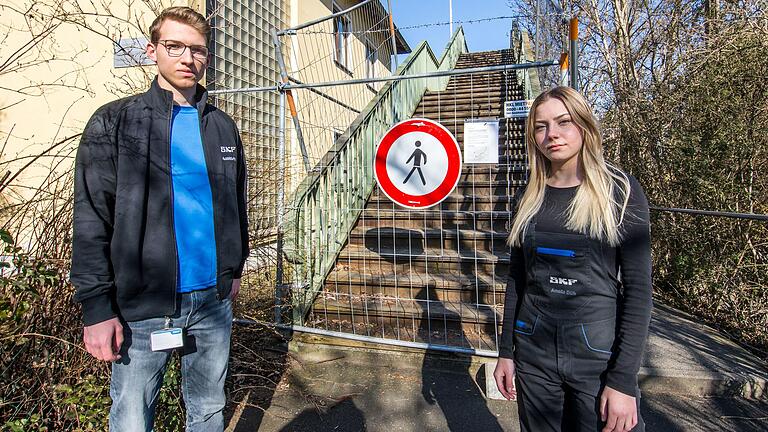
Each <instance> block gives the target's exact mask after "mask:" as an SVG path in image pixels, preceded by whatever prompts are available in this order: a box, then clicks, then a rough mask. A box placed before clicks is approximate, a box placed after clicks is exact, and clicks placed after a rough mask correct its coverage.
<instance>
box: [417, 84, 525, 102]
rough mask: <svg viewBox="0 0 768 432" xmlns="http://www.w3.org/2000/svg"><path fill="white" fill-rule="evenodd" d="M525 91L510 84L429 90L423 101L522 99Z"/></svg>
mask: <svg viewBox="0 0 768 432" xmlns="http://www.w3.org/2000/svg"><path fill="white" fill-rule="evenodd" d="M522 96H523V92H522V90H518V89H510V88H509V86H506V87H501V88H488V89H484V90H473V89H455V90H445V91H427V92H426V93H424V97H423V98H422V99H421V100H422V102H430V101H433V100H452V99H458V98H477V99H482V98H487V97H498V98H504V99H505V100H513V99H522Z"/></svg>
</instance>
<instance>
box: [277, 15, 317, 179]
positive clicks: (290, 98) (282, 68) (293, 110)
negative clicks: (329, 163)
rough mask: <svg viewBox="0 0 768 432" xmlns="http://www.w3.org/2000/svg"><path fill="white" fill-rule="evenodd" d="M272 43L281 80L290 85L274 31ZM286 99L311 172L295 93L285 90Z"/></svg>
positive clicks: (305, 165)
mask: <svg viewBox="0 0 768 432" xmlns="http://www.w3.org/2000/svg"><path fill="white" fill-rule="evenodd" d="M272 42H273V43H274V44H275V50H276V52H275V54H277V64H278V66H280V78H281V79H282V81H283V84H288V70H287V69H286V68H285V60H283V50H282V48H281V45H280V38H279V37H278V36H277V30H272ZM285 93H286V97H287V98H288V107H290V109H291V118H292V119H293V128H294V129H295V130H296V138H298V140H299V148H300V149H301V156H302V158H303V159H304V169H305V170H307V172H309V170H310V168H309V155H308V154H307V147H306V146H305V145H304V136H303V135H302V133H301V125H300V124H299V113H298V111H297V110H296V102H295V101H294V99H293V93H291V90H285Z"/></svg>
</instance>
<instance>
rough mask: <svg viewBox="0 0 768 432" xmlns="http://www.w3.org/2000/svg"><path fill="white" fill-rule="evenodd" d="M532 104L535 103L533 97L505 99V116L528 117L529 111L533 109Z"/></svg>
mask: <svg viewBox="0 0 768 432" xmlns="http://www.w3.org/2000/svg"><path fill="white" fill-rule="evenodd" d="M532 104H533V100H531V99H522V100H513V101H504V117H506V118H525V117H528V111H530V110H531V105H532Z"/></svg>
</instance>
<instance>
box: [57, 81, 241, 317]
mask: <svg viewBox="0 0 768 432" xmlns="http://www.w3.org/2000/svg"><path fill="white" fill-rule="evenodd" d="M206 98H207V92H206V91H205V89H204V88H203V87H202V86H198V89H197V95H196V99H195V100H196V101H197V109H198V112H199V113H200V132H201V137H202V140H203V148H204V153H205V161H206V165H207V167H208V177H209V179H210V182H211V193H212V198H213V219H214V232H215V237H216V238H215V241H216V264H217V286H216V289H217V291H218V297H219V298H221V299H223V298H225V297H226V296H228V295H229V293H230V290H231V288H232V279H236V278H239V277H241V275H242V272H243V265H244V263H245V259H246V257H247V256H248V227H247V223H248V221H247V216H246V172H245V159H244V152H243V146H242V142H241V141H240V135H239V134H238V131H237V126H236V125H235V123H234V121H233V120H232V119H231V118H230V117H229V116H228V115H227V114H225V113H224V112H222V111H220V110H218V109H217V108H215V107H213V106H212V105H209V104H207V103H206ZM172 110H173V96H172V94H171V92H169V91H166V90H163V89H162V88H160V86H159V85H158V83H157V79H155V81H154V82H153V83H152V86H151V87H150V89H149V91H147V92H146V93H144V94H141V95H137V96H131V97H127V98H124V99H120V100H117V101H114V102H111V103H108V104H106V105H104V106H103V107H101V108H99V109H98V110H96V112H95V113H94V114H93V116H92V117H91V119H90V120H89V121H88V124H87V125H86V127H85V130H84V131H83V136H82V138H81V140H80V147H79V148H78V151H77V160H76V165H75V203H74V240H73V246H72V273H71V280H72V283H73V284H74V286H75V288H76V293H75V301H77V302H80V303H82V307H83V321H84V324H85V325H91V324H95V323H99V322H102V321H105V320H108V319H110V318H112V317H115V316H120V317H122V318H123V319H124V320H126V321H134V320H141V319H146V318H153V317H162V316H168V315H173V313H174V312H175V311H176V307H177V297H178V296H177V295H176V278H177V269H178V264H177V261H178V259H177V251H176V239H175V231H174V223H173V190H172V187H171V185H172V184H171V174H170V173H171V168H170V155H171V146H170V129H171V115H172Z"/></svg>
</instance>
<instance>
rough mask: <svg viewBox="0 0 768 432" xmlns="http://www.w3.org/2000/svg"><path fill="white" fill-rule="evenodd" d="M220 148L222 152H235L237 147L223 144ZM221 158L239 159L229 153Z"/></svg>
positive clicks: (227, 159) (225, 159) (226, 159)
mask: <svg viewBox="0 0 768 432" xmlns="http://www.w3.org/2000/svg"><path fill="white" fill-rule="evenodd" d="M220 148H221V152H222V153H234V152H235V147H225V146H221V147H220ZM221 160H224V161H233V160H237V159H235V157H234V156H229V155H227V156H224V157H222V158H221Z"/></svg>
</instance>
